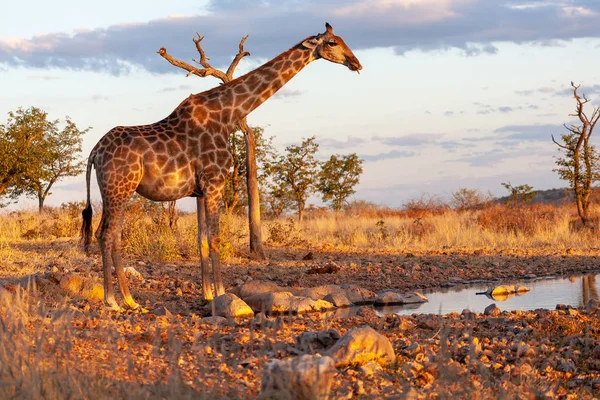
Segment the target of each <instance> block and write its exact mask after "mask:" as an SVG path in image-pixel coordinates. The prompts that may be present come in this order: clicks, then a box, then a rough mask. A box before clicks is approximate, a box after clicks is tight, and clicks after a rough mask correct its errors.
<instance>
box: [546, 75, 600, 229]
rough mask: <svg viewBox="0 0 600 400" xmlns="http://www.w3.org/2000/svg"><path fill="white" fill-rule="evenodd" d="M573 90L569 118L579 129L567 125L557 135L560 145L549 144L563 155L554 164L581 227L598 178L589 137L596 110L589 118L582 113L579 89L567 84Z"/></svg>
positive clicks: (599, 114) (596, 158)
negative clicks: (566, 185) (567, 186)
mask: <svg viewBox="0 0 600 400" xmlns="http://www.w3.org/2000/svg"><path fill="white" fill-rule="evenodd" d="M571 87H572V88H573V97H574V98H575V102H576V105H575V113H574V114H569V116H571V117H577V118H578V119H579V122H580V123H581V125H571V126H567V125H566V124H565V128H566V129H567V130H568V131H569V133H565V134H563V135H561V139H562V142H563V143H559V142H557V141H556V140H555V139H554V136H552V141H553V142H554V143H555V144H556V145H557V146H558V147H559V148H560V149H562V150H563V151H564V157H561V158H558V159H557V160H556V164H557V165H558V168H557V169H555V171H556V172H558V174H559V176H560V178H561V179H564V180H566V181H568V182H569V184H570V186H571V189H572V190H573V194H574V195H575V203H576V204H577V213H578V214H579V218H580V219H581V223H582V224H583V225H584V226H586V225H589V224H588V222H589V218H590V216H589V214H588V211H589V206H590V194H591V193H592V184H593V183H594V182H595V181H597V180H598V178H599V177H600V176H599V174H598V172H599V170H598V168H599V167H600V165H599V161H600V157H599V156H598V153H597V152H596V148H595V146H594V145H593V144H591V143H590V137H591V136H592V133H593V132H594V128H595V126H596V123H597V122H598V119H600V107H594V108H593V110H592V115H591V117H588V115H587V114H586V113H585V111H584V106H585V105H586V104H587V103H589V102H590V100H589V99H588V98H587V97H585V94H583V95H581V96H580V95H579V94H578V93H577V90H578V89H579V87H580V85H577V86H575V84H574V83H573V82H571Z"/></svg>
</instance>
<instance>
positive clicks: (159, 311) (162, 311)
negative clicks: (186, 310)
mask: <svg viewBox="0 0 600 400" xmlns="http://www.w3.org/2000/svg"><path fill="white" fill-rule="evenodd" d="M150 314H154V315H157V316H159V317H167V318H171V317H172V316H173V313H171V311H169V310H167V307H165V306H160V307H157V308H155V309H154V310H152V311H150Z"/></svg>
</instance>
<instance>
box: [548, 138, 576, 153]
mask: <svg viewBox="0 0 600 400" xmlns="http://www.w3.org/2000/svg"><path fill="white" fill-rule="evenodd" d="M550 137H552V141H553V142H554V143H555V144H556V145H557V146H558V147H561V148H563V149H565V150H572V149H571V148H570V147H567V146H565V145H563V144H560V143H558V142H557V141H556V140H555V139H554V135H550Z"/></svg>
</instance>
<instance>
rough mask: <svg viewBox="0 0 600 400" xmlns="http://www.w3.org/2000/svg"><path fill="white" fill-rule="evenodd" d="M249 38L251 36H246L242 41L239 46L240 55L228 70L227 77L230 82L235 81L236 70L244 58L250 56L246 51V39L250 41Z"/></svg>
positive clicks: (237, 55)
mask: <svg viewBox="0 0 600 400" xmlns="http://www.w3.org/2000/svg"><path fill="white" fill-rule="evenodd" d="M248 36H249V35H246V36H244V37H243V38H242V40H240V44H239V46H238V53H237V54H236V55H235V58H234V59H233V61H231V65H229V68H227V74H226V75H227V77H228V78H229V79H230V80H231V79H233V73H234V72H235V69H236V68H237V66H238V64H239V63H240V61H241V60H242V58H244V57H246V56H249V55H250V53H249V52H247V51H244V43H246V39H248Z"/></svg>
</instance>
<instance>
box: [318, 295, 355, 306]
mask: <svg viewBox="0 0 600 400" xmlns="http://www.w3.org/2000/svg"><path fill="white" fill-rule="evenodd" d="M323 300H325V301H328V302H330V303H331V304H333V305H334V306H336V307H351V306H352V302H351V301H350V300H348V297H346V295H345V294H344V293H329V294H328V295H327V296H325V297H323Z"/></svg>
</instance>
